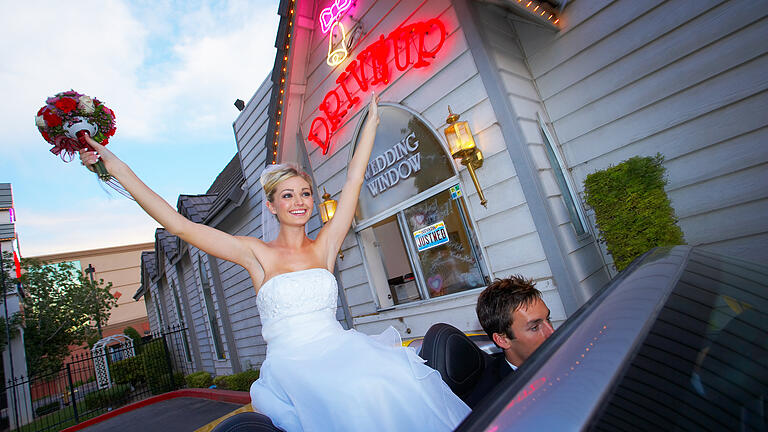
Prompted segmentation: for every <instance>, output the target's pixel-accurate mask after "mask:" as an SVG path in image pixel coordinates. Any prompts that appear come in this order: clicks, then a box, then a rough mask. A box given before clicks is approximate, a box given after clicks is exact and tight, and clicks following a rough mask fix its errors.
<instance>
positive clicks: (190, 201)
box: [176, 194, 216, 223]
mask: <svg viewBox="0 0 768 432" xmlns="http://www.w3.org/2000/svg"><path fill="white" fill-rule="evenodd" d="M215 201H216V195H208V194H205V195H179V200H178V201H176V208H177V209H178V210H179V213H181V214H182V216H184V217H185V218H187V219H189V220H191V221H192V222H196V223H204V222H205V220H206V219H207V218H208V214H209V213H210V211H211V207H212V206H213V203H214V202H215Z"/></svg>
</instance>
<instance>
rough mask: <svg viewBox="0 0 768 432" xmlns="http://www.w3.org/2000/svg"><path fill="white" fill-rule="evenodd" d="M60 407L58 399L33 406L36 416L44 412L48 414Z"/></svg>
mask: <svg viewBox="0 0 768 432" xmlns="http://www.w3.org/2000/svg"><path fill="white" fill-rule="evenodd" d="M60 408H61V403H60V402H59V401H53V402H51V403H48V404H45V405H40V406H39V407H37V408H35V414H36V415H37V416H38V417H42V416H44V415H46V414H50V413H52V412H55V411H58V410H59V409H60Z"/></svg>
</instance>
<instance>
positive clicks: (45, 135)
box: [40, 131, 51, 142]
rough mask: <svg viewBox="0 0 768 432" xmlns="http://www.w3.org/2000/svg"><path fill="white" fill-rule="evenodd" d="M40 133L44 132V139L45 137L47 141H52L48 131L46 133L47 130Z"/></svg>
mask: <svg viewBox="0 0 768 432" xmlns="http://www.w3.org/2000/svg"><path fill="white" fill-rule="evenodd" d="M40 134H42V135H43V139H44V140H46V141H48V142H50V141H51V137H50V136H49V135H48V134H47V133H45V132H43V131H40Z"/></svg>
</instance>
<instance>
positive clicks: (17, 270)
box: [13, 251, 21, 279]
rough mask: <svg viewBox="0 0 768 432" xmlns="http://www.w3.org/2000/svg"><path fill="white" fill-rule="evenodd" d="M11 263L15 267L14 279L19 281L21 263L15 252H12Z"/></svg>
mask: <svg viewBox="0 0 768 432" xmlns="http://www.w3.org/2000/svg"><path fill="white" fill-rule="evenodd" d="M13 263H14V264H15V265H16V279H19V278H21V261H19V256H18V255H16V251H13Z"/></svg>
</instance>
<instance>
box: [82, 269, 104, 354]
mask: <svg viewBox="0 0 768 432" xmlns="http://www.w3.org/2000/svg"><path fill="white" fill-rule="evenodd" d="M83 271H84V272H86V273H87V274H88V276H89V277H90V278H91V287H92V288H95V286H96V285H95V282H94V281H93V273H94V272H95V271H96V268H95V267H94V266H92V265H91V264H90V263H89V264H88V267H86V268H85V270H83ZM100 315H101V314H99V312H98V305H97V306H96V328H97V329H98V330H99V339H102V338H103V337H104V336H103V335H102V334H101V316H100Z"/></svg>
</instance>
